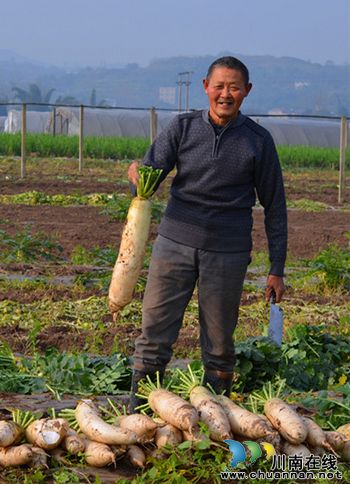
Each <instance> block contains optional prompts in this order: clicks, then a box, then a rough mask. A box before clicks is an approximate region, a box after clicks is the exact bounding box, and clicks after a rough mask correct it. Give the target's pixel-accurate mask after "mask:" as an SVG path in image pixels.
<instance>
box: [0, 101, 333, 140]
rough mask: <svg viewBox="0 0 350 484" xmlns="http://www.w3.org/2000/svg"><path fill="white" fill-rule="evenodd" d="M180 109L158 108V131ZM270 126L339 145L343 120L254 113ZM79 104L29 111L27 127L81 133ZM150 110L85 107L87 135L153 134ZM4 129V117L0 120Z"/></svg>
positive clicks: (12, 121)
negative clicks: (160, 109) (51, 110)
mask: <svg viewBox="0 0 350 484" xmlns="http://www.w3.org/2000/svg"><path fill="white" fill-rule="evenodd" d="M177 114H178V113H177V112H169V111H157V133H158V134H159V133H160V132H161V131H162V130H163V129H164V128H165V127H166V126H167V124H168V123H169V122H170V120H171V119H172V118H173V117H174V116H175V115H177ZM252 119H254V120H255V121H256V122H257V123H259V124H260V125H261V126H264V127H265V128H266V129H268V130H269V131H270V133H271V135H272V137H273V138H274V140H275V143H276V144H277V145H304V146H320V147H336V148H337V147H339V138H340V121H339V120H338V119H316V118H303V117H283V116H274V117H272V116H267V115H266V116H265V115H261V116H260V117H259V116H254V117H252ZM79 122H80V121H79V108H73V107H72V108H69V107H57V108H56V116H55V122H54V120H53V112H45V111H44V112H43V111H41V112H38V111H27V131H28V132H35V133H40V132H41V133H45V132H46V133H51V134H52V133H54V132H55V134H58V135H59V134H66V135H67V134H68V135H78V134H79ZM150 124H151V123H150V110H147V109H145V110H138V109H135V110H132V109H106V108H85V109H84V135H85V136H91V135H94V136H117V137H141V138H149V137H150ZM21 125H22V113H21V111H17V110H11V111H9V113H8V116H7V118H5V121H4V129H3V130H4V131H5V132H7V133H17V132H20V131H21ZM0 131H1V121H0Z"/></svg>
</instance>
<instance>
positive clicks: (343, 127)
mask: <svg viewBox="0 0 350 484" xmlns="http://www.w3.org/2000/svg"><path fill="white" fill-rule="evenodd" d="M0 106H17V107H20V108H21V127H20V132H21V178H25V177H26V158H27V153H26V135H27V111H28V106H34V107H35V106H40V107H47V108H51V111H50V109H49V113H50V117H51V124H50V133H51V134H52V135H53V136H56V135H57V134H58V130H57V119H58V118H59V117H58V116H57V109H58V108H68V109H72V108H75V109H79V119H78V125H79V127H78V138H79V141H78V142H79V157H78V171H79V173H81V172H82V171H83V165H84V136H86V134H85V133H84V123H85V110H86V109H99V110H124V111H141V112H149V138H150V142H151V143H152V142H153V141H154V139H155V137H156V136H157V132H158V114H157V113H158V112H172V113H174V114H175V112H174V110H173V109H167V108H155V107H150V108H145V107H126V106H94V105H82V104H51V103H41V102H28V103H19V102H6V103H0ZM180 111H181V110H179V111H177V112H180ZM247 115H248V116H249V117H253V118H256V119H257V121H258V122H259V119H260V118H290V119H293V118H297V119H316V120H317V119H319V120H332V121H338V122H339V125H340V129H339V131H340V135H339V185H338V186H339V191H338V202H339V203H343V201H344V194H345V183H346V182H345V163H346V148H347V146H348V120H349V119H350V118H349V117H347V116H328V115H307V114H266V113H262V114H261V113H257V114H254V113H249V114H247ZM62 131H63V124H62V118H61V126H60V133H62Z"/></svg>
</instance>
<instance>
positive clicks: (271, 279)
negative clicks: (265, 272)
mask: <svg viewBox="0 0 350 484" xmlns="http://www.w3.org/2000/svg"><path fill="white" fill-rule="evenodd" d="M284 291H285V287H284V282H283V277H281V276H274V275H273V274H269V276H268V277H267V283H266V290H265V299H266V302H269V301H270V299H271V296H272V295H273V293H275V295H276V302H277V303H279V302H280V301H281V300H282V296H283V294H284Z"/></svg>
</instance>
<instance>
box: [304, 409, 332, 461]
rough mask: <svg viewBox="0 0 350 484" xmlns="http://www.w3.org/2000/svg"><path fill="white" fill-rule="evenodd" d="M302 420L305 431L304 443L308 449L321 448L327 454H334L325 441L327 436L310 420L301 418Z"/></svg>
mask: <svg viewBox="0 0 350 484" xmlns="http://www.w3.org/2000/svg"><path fill="white" fill-rule="evenodd" d="M302 420H303V422H304V424H305V426H306V429H307V436H306V442H307V443H308V444H309V446H310V447H323V448H324V449H326V450H328V451H329V452H332V453H334V449H333V447H332V446H331V445H330V443H329V442H328V441H327V436H326V434H325V432H324V431H323V430H322V429H321V427H320V426H319V425H318V424H317V423H316V422H314V421H313V420H311V418H307V417H302Z"/></svg>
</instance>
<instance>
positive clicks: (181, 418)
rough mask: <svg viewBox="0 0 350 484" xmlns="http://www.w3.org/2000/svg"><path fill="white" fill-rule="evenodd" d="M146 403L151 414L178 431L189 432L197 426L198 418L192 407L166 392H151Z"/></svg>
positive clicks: (159, 390)
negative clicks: (151, 411) (154, 414)
mask: <svg viewBox="0 0 350 484" xmlns="http://www.w3.org/2000/svg"><path fill="white" fill-rule="evenodd" d="M148 403H149V406H150V407H151V409H152V410H153V412H155V413H156V414H157V415H159V416H160V417H161V418H162V419H163V420H165V421H166V422H168V423H170V424H172V425H174V427H177V428H178V429H181V430H189V431H190V432H191V430H192V429H193V428H194V427H195V426H196V425H197V424H198V420H199V416H198V412H197V410H196V409H195V408H194V406H193V405H191V404H190V403H188V402H187V401H186V400H184V399H183V398H181V397H179V396H178V395H175V394H174V393H172V392H169V391H168V390H164V389H158V390H152V391H151V392H150V394H149V396H148Z"/></svg>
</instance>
